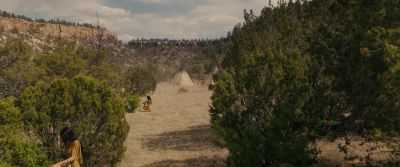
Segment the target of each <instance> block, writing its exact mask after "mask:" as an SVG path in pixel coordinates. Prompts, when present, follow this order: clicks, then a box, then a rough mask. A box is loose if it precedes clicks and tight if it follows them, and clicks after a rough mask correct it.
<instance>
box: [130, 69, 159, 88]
mask: <svg viewBox="0 0 400 167" xmlns="http://www.w3.org/2000/svg"><path fill="white" fill-rule="evenodd" d="M153 70H154V69H151V67H146V66H138V67H132V68H130V69H129V70H128V72H127V73H126V75H127V84H126V85H127V86H128V87H127V91H128V92H129V93H135V94H138V95H145V94H146V93H147V92H150V91H154V90H155V89H156V86H157V80H156V78H155V77H154V75H153Z"/></svg>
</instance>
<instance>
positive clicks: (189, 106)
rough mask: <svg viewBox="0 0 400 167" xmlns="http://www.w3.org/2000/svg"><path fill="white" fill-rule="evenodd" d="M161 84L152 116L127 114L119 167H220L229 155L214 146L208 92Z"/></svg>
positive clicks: (156, 93) (205, 89)
mask: <svg viewBox="0 0 400 167" xmlns="http://www.w3.org/2000/svg"><path fill="white" fill-rule="evenodd" d="M179 89H180V87H177V86H174V85H172V84H169V83H161V84H159V85H158V86H157V90H156V91H155V92H154V95H153V96H152V98H153V105H152V108H151V109H152V112H136V113H133V114H128V115H127V119H128V122H129V125H130V132H129V135H128V138H127V140H126V146H127V152H126V153H125V157H124V159H123V160H122V162H121V165H120V166H121V167H189V166H190V167H223V166H225V165H224V161H225V158H226V156H227V154H228V152H227V150H226V149H223V148H220V147H218V146H217V145H216V144H215V138H214V136H213V135H212V133H211V130H210V123H209V119H210V118H209V114H208V108H209V104H210V96H211V92H210V91H208V89H207V87H206V86H193V87H189V88H187V90H188V91H187V92H184V91H179Z"/></svg>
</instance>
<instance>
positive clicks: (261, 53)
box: [210, 0, 400, 167]
mask: <svg viewBox="0 0 400 167" xmlns="http://www.w3.org/2000/svg"><path fill="white" fill-rule="evenodd" d="M279 2H280V3H279V4H278V5H277V6H274V7H272V6H270V7H265V8H264V9H263V10H262V12H261V15H260V16H255V15H254V13H253V12H252V11H245V16H244V18H245V22H244V23H243V24H240V25H237V26H236V27H235V28H234V30H233V31H232V33H230V35H229V37H228V38H229V39H230V40H231V43H230V44H229V47H228V48H229V49H228V50H227V53H226V57H225V58H224V60H223V61H222V67H223V70H222V71H221V72H220V73H219V74H218V75H216V76H215V78H214V79H215V85H214V86H213V90H214V94H213V96H212V101H213V103H212V108H211V111H210V113H211V117H212V121H211V122H212V125H213V129H214V131H215V132H216V134H218V136H220V137H221V138H222V139H223V140H222V141H223V142H224V143H225V145H226V146H227V147H228V149H229V151H230V155H229V158H228V166H232V167H278V166H285V167H291V166H293V167H302V166H304V167H306V166H307V167H309V166H315V165H316V164H317V163H320V162H321V160H320V159H318V153H319V151H318V148H316V147H315V146H316V145H315V143H316V142H317V141H319V140H324V139H329V140H335V139H345V141H346V144H345V145H344V146H341V147H340V148H341V151H342V152H344V153H346V154H350V153H349V152H348V146H349V144H351V143H352V137H358V138H361V139H362V141H363V142H362V143H368V142H371V143H384V144H385V148H386V151H388V150H389V154H390V156H388V158H387V159H385V160H382V161H380V160H376V159H373V158H372V157H373V156H374V154H379V153H380V151H381V150H380V149H382V148H379V146H377V147H373V148H371V149H369V150H367V152H366V156H365V157H353V158H356V159H358V160H359V161H360V164H359V165H361V166H391V167H393V166H399V163H398V162H399V158H400V157H399V156H398V155H399V148H400V147H399V146H400V145H399V143H398V137H399V135H400V124H399V122H400V112H399V111H400V105H399V101H400V96H399V95H400V89H399V88H400V85H399V83H400V82H399V81H400V80H399V72H400V71H399V69H400V68H399V67H400V40H399V39H400V25H399V23H400V20H399V18H400V1H399V0H379V1H371V0H312V1H306V0H304V1H302V0H297V1H293V0H290V1H279ZM385 153H388V152H385Z"/></svg>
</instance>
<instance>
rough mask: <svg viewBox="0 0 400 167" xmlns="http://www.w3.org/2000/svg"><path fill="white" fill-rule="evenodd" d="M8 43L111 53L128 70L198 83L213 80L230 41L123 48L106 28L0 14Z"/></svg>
mask: <svg viewBox="0 0 400 167" xmlns="http://www.w3.org/2000/svg"><path fill="white" fill-rule="evenodd" d="M9 39H19V40H23V41H25V43H27V44H28V45H30V46H32V48H33V49H35V50H38V51H41V50H43V49H46V48H51V47H52V46H53V45H54V43H55V42H57V41H59V40H67V41H71V42H76V43H79V44H83V45H87V46H90V47H95V48H98V47H102V48H106V49H107V50H108V51H110V52H111V54H110V55H112V56H111V57H109V60H110V61H111V62H112V63H115V64H118V65H119V66H121V67H126V68H129V67H132V66H146V67H149V68H152V69H154V71H155V74H154V75H156V76H157V79H158V80H167V79H168V78H170V77H172V76H173V75H174V74H175V73H176V72H178V71H180V70H186V71H188V72H189V74H190V75H191V76H192V77H193V78H195V79H199V80H202V79H203V80H204V79H210V73H211V72H212V71H214V70H215V68H216V66H217V62H218V60H220V59H221V57H222V54H221V53H222V51H221V50H223V48H224V45H225V44H226V43H227V41H228V40H227V39H215V40H200V39H198V40H169V39H137V40H136V39H135V40H132V41H130V42H129V43H127V44H123V43H122V42H121V41H120V40H118V38H117V37H116V35H115V34H114V33H112V32H110V31H108V30H107V29H105V28H101V27H96V26H93V25H90V24H79V23H71V22H67V21H63V20H47V21H46V20H44V19H31V18H29V17H26V16H22V15H15V14H11V13H7V12H1V11H0V45H1V44H2V43H4V42H6V41H8V40H9ZM217 57H219V58H217Z"/></svg>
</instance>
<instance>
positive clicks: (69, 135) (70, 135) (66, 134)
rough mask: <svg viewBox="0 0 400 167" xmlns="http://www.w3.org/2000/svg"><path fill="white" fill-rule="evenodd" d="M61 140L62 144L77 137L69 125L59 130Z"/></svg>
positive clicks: (70, 141)
mask: <svg viewBox="0 0 400 167" xmlns="http://www.w3.org/2000/svg"><path fill="white" fill-rule="evenodd" d="M60 136H61V140H62V141H63V143H64V144H69V143H72V142H73V141H75V140H76V139H78V136H77V135H76V134H75V132H74V130H73V129H72V128H70V127H65V128H63V129H62V130H61V131H60Z"/></svg>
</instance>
